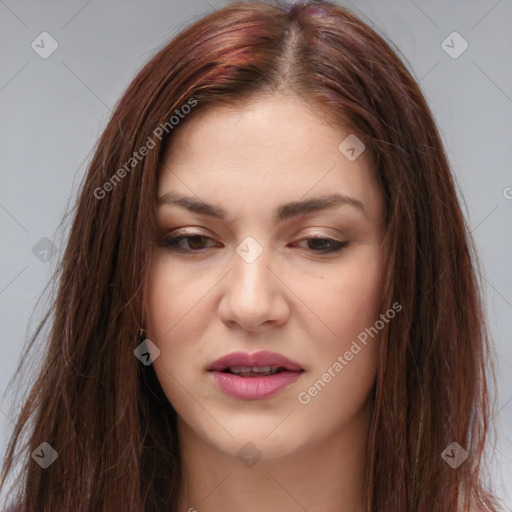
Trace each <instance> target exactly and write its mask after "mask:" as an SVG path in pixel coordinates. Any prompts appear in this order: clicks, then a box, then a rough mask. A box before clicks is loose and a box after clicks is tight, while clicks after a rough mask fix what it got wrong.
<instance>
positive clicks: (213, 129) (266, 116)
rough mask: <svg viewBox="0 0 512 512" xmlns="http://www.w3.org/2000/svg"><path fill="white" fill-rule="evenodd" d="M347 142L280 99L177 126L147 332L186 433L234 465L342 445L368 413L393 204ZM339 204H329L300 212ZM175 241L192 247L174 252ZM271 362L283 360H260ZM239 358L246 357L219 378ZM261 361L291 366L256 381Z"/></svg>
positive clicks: (162, 195)
mask: <svg viewBox="0 0 512 512" xmlns="http://www.w3.org/2000/svg"><path fill="white" fill-rule="evenodd" d="M349 135H350V132H349V131H343V130H341V129H340V128H338V127H336V126H334V125H329V124H328V123H327V122H326V121H325V120H324V119H323V118H322V116H321V114H320V113H319V112H318V110H315V108H314V107H313V106H310V105H307V104H305V103H303V102H301V101H300V100H297V99H292V98H291V97H287V96H282V95H274V96H269V97H265V98H261V99H258V100H253V101H251V102H250V103H248V104H247V105H245V106H244V107H243V108H240V109H237V110H234V109H233V110H227V109H215V108H214V109H210V110H208V111H204V112H202V113H201V114H199V116H198V117H195V118H191V119H190V120H188V121H187V123H186V124H184V125H183V126H182V127H179V130H178V131H176V133H175V135H174V138H173V139H172V143H171V146H170V147H169V151H168V153H167V158H166V161H165V163H164V167H163V169H162V172H161V175H160V181H159V187H158V198H159V206H158V223H159V227H160V229H161V240H160V241H159V244H157V245H155V247H154V250H153V254H152V263H151V277H150V283H149V294H150V305H149V310H148V311H149V313H148V316H147V318H146V330H147V335H148V338H149V339H150V340H151V341H152V342H153V343H155V344H156V345H157V346H158V347H159V349H160V355H159V357H157V358H156V359H155V361H154V368H155V371H156V374H157V376H158V379H159V381H160V383H161V385H162V388H163V390H164V392H165V394H166V396H167V398H168V399H169V401H170V402H171V404H172V405H173V407H174V409H175V410H176V412H177V414H178V425H179V427H178V428H179V429H180V435H187V436H191V437H193V438H195V439H196V441H202V442H204V443H206V444H208V445H209V446H210V447H214V448H216V449H218V450H220V451H222V452H223V453H225V454H228V455H233V456H235V455H236V454H237V452H238V451H239V450H240V448H241V447H242V446H244V445H245V443H247V442H252V443H253V444H254V445H255V446H256V447H257V448H258V450H259V452H261V453H262V455H263V456H264V457H268V458H274V457H279V456H284V455H287V454H291V453H293V452H296V453H298V451H299V450H301V449H304V448H306V447H314V445H315V444H318V443H323V442H326V441H329V439H331V438H332V439H334V437H336V436H343V435H346V433H347V432H349V431H350V429H351V428H354V425H356V423H357V421H358V418H361V416H362V415H363V414H365V412H364V411H367V410H368V402H369V394H370V391H371V387H372V384H373V382H374V378H375V374H376V366H377V354H378V350H379V346H378V342H379V334H380V333H377V334H375V331H376V330H378V329H375V323H376V321H377V320H379V318H380V314H381V311H380V310H379V301H380V296H381V292H382V279H381V278H382V272H383V261H382V258H383V252H382V249H381V243H382V238H383V223H382V222H383V218H384V203H383V197H382V195H381V192H380V189H379V187H378V184H377V182H376V181H375V178H374V176H373V175H372V171H371V163H370V160H369V152H368V151H363V152H362V153H361V154H360V156H358V157H357V154H358V152H359V151H360V149H361V148H360V147H359V146H357V145H354V144H355V143H354V139H353V136H352V137H351V138H349V139H348V140H347V141H345V142H344V140H345V139H346V137H347V136H349ZM342 142H343V144H342V145H341V147H340V144H341V143H342ZM356 142H357V141H356ZM339 147H340V148H339ZM351 148H354V150H353V151H352V150H351ZM355 157H357V158H355ZM334 194H340V197H341V200H339V199H340V198H338V200H339V201H336V200H333V201H332V203H331V204H330V206H328V207H324V208H320V209H317V208H314V207H311V208H309V209H308V208H304V209H303V208H301V204H303V203H304V205H305V206H307V205H308V204H309V205H310V206H315V204H314V203H312V202H311V201H312V200H313V199H318V198H327V197H328V196H332V195H334ZM178 196H186V197H188V198H189V199H188V201H182V206H180V205H178V204H173V199H174V201H175V200H176V198H177V197H178ZM344 196H345V197H346V198H348V199H347V200H343V197H344ZM175 202H176V201H175ZM201 202H203V203H208V205H211V207H206V206H202V207H199V203H201ZM187 204H188V205H189V208H187V207H186V206H185V205H187ZM192 205H196V206H195V207H194V208H192ZM285 205H287V206H285ZM316 206H318V203H317V204H316ZM221 212H222V214H223V217H222V218H221ZM212 213H215V214H216V215H212ZM177 236H180V237H193V238H179V239H177V240H174V243H171V242H172V241H171V242H169V243H168V244H167V245H166V242H165V240H169V239H171V238H176V237H177ZM311 238H320V239H321V240H316V241H315V240H311ZM344 244H347V245H346V246H343V245H344ZM339 247H341V249H340V250H339V251H333V252H330V253H329V252H328V249H332V248H334V249H336V248H339ZM380 324H382V322H380ZM370 328H373V330H370V331H368V329H370ZM365 329H366V331H365ZM369 332H370V333H371V335H369V334H368V333H369ZM363 340H364V341H363ZM261 351H268V352H271V353H273V354H270V355H269V354H268V353H267V354H266V355H265V354H263V355H262V357H260V358H257V357H256V358H254V359H250V356H251V355H253V354H255V353H259V352H261ZM234 352H243V353H245V356H246V359H241V360H239V359H237V358H235V359H232V360H230V361H227V362H226V360H225V361H224V362H222V361H221V362H219V363H218V364H217V365H214V367H215V368H216V369H217V371H212V365H213V364H214V363H215V362H216V361H217V360H219V358H221V357H223V356H226V355H229V354H232V353H234ZM279 355H280V356H284V357H286V358H287V359H288V360H291V361H292V362H294V363H295V364H296V366H295V367H293V366H292V365H286V364H285V363H283V362H282V361H281V360H280V359H279V358H278V356H279ZM247 358H249V359H247ZM237 363H238V364H237ZM252 363H253V364H252ZM244 365H245V368H240V367H244ZM234 366H238V367H239V368H233V367H234ZM253 366H255V367H256V369H254V368H253ZM265 366H271V367H273V368H270V371H274V370H275V369H276V368H275V367H277V366H280V367H282V368H287V370H284V371H282V370H280V371H278V372H277V373H276V374H274V375H267V374H265V373H264V374H263V376H261V374H259V372H264V371H265V370H267V372H268V371H269V368H265ZM228 367H230V368H231V370H227V371H222V369H227V368H228ZM249 368H250V369H251V371H250V373H245V374H241V375H236V373H239V372H240V371H241V370H242V371H249ZM231 371H233V372H234V373H230V372H231ZM255 374H256V375H255ZM358 428H359V427H358Z"/></svg>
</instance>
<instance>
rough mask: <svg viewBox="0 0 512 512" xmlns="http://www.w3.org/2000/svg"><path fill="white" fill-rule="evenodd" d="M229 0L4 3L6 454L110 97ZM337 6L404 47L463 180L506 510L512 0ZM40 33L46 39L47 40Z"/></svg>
mask: <svg viewBox="0 0 512 512" xmlns="http://www.w3.org/2000/svg"><path fill="white" fill-rule="evenodd" d="M225 3H227V2H222V1H213V0H209V1H205V0H194V1H187V2H185V1H182V2H178V1H176V0H174V1H169V0H168V1H163V0H159V1H158V0H152V1H144V2H143V1H142V0H138V1H135V0H130V1H124V2H121V1H120V0H117V1H113V0H109V1H108V2H106V1H103V2H100V1H98V0H89V1H83V0H81V1H78V0H73V1H69V0H68V1H66V2H65V1H64V0H60V1H47V2H44V3H43V2H37V1H35V0H34V1H25V0H0V56H1V66H0V119H1V123H0V141H1V142H0V144H1V150H2V151H1V163H0V169H1V188H0V224H1V229H2V240H3V243H2V248H1V253H0V258H1V259H0V268H1V274H0V308H1V309H0V311H1V322H2V324H1V325H2V337H1V354H2V355H1V361H0V390H2V392H3V395H2V402H1V403H0V406H1V413H0V423H1V425H0V426H1V430H0V442H1V443H2V451H1V452H2V454H3V452H4V450H5V442H6V440H7V434H8V431H9V430H10V429H11V428H12V418H14V416H15V413H14V412H13V410H12V406H13V404H15V403H16V399H15V393H13V392H12V391H9V393H5V392H4V390H5V389H6V386H7V384H8V381H9V379H10V378H11V377H12V376H13V374H14V372H15V368H16V364H17V362H18V359H19V357H20V354H21V351H22V348H23V346H24V343H25V340H26V339H27V336H28V334H31V333H32V331H33V328H34V327H35V326H36V324H37V323H38V321H39V319H40V318H41V314H42V311H43V310H44V306H45V303H44V302H43V304H42V307H38V309H37V310H36V313H35V314H34V315H33V316H32V321H31V323H30V324H29V320H30V319H31V313H32V311H33V309H34V307H35V306H36V302H37V299H38V297H39V296H40V295H41V293H42V292H43V290H44V287H45V284H46V283H47V281H48V279H49V277H50V275H51V272H52V271H53V270H54V269H55V266H56V262H57V261H58V258H59V255H60V252H61V251H62V249H63V244H62V240H63V236H65V233H66V231H65V230H64V231H59V230H58V229H59V225H60V223H61V220H62V217H63V215H64V213H65V211H66V209H67V207H68V202H69V201H70V199H71V198H74V194H75V193H76V191H77V187H78V184H79V182H80V180H81V178H82V176H83V175H84V173H85V170H86V167H87V164H88V162H89V160H90V158H91V156H92V149H93V146H94V143H95V142H96V140H97V138H98V137H99V135H100V133H101V131H102V130H103V128H104V127H105V125H106V121H107V119H108V117H109V115H110V113H111V108H112V106H113V105H114V104H115V103H116V101H117V100H118V99H119V97H120V96H121V94H122V92H123V91H124V89H125V88H126V86H127V85H128V83H129V82H130V81H131V79H132V78H133V77H134V75H135V73H136V71H137V70H138V69H140V67H141V65H142V64H143V63H145V62H146V61H147V60H148V59H149V58H150V57H151V56H152V55H153V54H154V53H155V51H156V49H158V48H160V47H162V46H163V45H164V44H165V43H166V42H167V41H168V40H169V39H170V38H171V37H172V36H173V35H175V34H176V33H177V32H178V31H180V30H181V29H182V28H184V27H185V26H187V25H189V24H190V23H192V22H193V21H195V20H196V19H197V18H198V17H200V16H202V15H204V14H206V13H208V12H211V11H212V10H213V9H214V8H220V7H222V6H223V5H224V4H225ZM340 3H342V4H343V5H347V6H349V7H352V8H353V10H354V11H355V12H356V13H357V14H359V15H361V16H362V17H363V19H365V20H366V21H367V22H369V23H370V24H371V25H372V26H373V27H374V28H376V29H377V30H378V31H380V32H381V33H382V32H383V33H384V34H387V38H388V40H389V39H390V40H392V41H393V42H394V43H395V44H396V45H397V46H398V47H399V48H400V50H401V51H402V52H403V55H404V56H405V58H406V60H407V66H408V67H409V69H410V70H411V72H412V73H413V75H414V76H415V77H416V78H417V80H418V81H419V82H420V85H421V87H422V90H423V92H424V94H425V96H426V98H427V100H428V102H429V104H430V106H431V108H432V110H433V113H434V115H435V117H436V120H437V123H438V126H439V129H440V131H441V134H442V136H443V139H444V141H445V144H446V149H447V152H448V156H449V158H450V161H451V164H452V166H453V169H454V172H455V175H456V179H457V181H458V183H459V185H460V188H461V194H462V197H461V199H462V200H463V208H464V211H465V214H466V217H467V219H468V223H469V225H470V227H471V229H472V233H473V236H474V238H475V241H476V243H477V246H478V250H479V254H480V257H481V262H482V265H483V267H484V271H485V273H484V284H485V300H486V306H487V311H488V319H489V326H490V330H491V334H492V336H493V340H494V343H495V347H496V357H497V360H498V388H499V389H498V392H499V393H498V398H497V403H496V415H495V416H494V418H493V420H492V421H493V425H494V426H496V428H497V429H498V437H497V445H496V452H495V454H494V455H493V456H492V457H491V458H490V466H491V474H490V478H491V480H492V481H493V482H494V486H495V488H496V491H497V492H498V494H499V495H500V496H501V497H502V498H503V500H504V502H505V503H506V505H508V508H507V510H512V508H511V506H512V488H511V485H510V484H511V483H512V427H511V424H512V422H511V420H512V375H511V374H512V372H511V371H510V369H511V366H512V348H511V344H510V332H511V331H512V275H511V272H510V263H509V262H510V261H511V256H512V241H511V236H510V234H511V225H512V222H511V221H512V173H511V168H510V163H511V161H512V158H511V156H512V144H511V142H512V139H511V135H512V115H511V114H512V66H511V62H512V59H511V56H510V55H511V50H512V31H511V29H510V27H511V26H512V2H511V1H510V0H499V1H496V0H471V1H468V0H464V1H463V0H459V1H450V2H446V1H444V0H435V1H427V0H423V1H421V0H415V1H412V0H385V1H383V0H381V1H377V0H374V1H357V2H340ZM453 31H457V32H458V33H460V34H461V36H462V37H463V38H464V40H466V41H467V43H468V45H469V46H468V48H467V50H466V51H465V52H464V53H462V54H461V55H460V56H459V57H458V58H452V57H451V56H450V55H448V53H447V52H446V51H445V49H443V46H442V42H443V41H444V40H445V39H446V38H447V36H449V35H450V34H451V33H452V32H453ZM42 32H48V33H49V34H51V36H52V37H53V38H54V39H55V40H56V41H57V43H58V48H57V50H56V51H55V52H54V53H53V54H52V55H50V56H49V57H48V58H46V59H43V58H41V57H40V55H39V54H38V53H36V51H35V50H34V49H33V48H32V47H31V44H32V42H33V41H35V42H36V43H38V42H39V44H40V46H41V43H40V39H41V37H39V35H40V34H41V33H42ZM44 37H46V38H47V36H44ZM461 43H462V42H461V41H460V40H457V39H454V42H453V43H452V42H451V41H450V38H448V40H447V43H445V45H446V44H449V45H450V46H453V47H454V48H452V50H450V51H452V53H453V52H454V51H457V50H459V49H461V48H462V46H461ZM34 44H35V43H34ZM49 44H50V41H49V39H45V48H46V49H48V48H49V47H50V46H49ZM445 48H446V46H445ZM39 51H42V49H41V50H39ZM509 187H510V188H509ZM45 238H46V239H49V240H52V241H53V243H54V244H55V249H56V252H55V253H53V254H52V252H51V251H50V252H48V250H49V249H50V248H51V246H50V242H49V241H48V240H46V239H45ZM41 239H43V240H42V241H41ZM34 247H35V249H33V248H34ZM45 251H46V252H45ZM48 258H49V260H48V261H46V262H45V259H48ZM27 326H29V327H28V330H27ZM14 391H16V390H14ZM507 483H508V485H507Z"/></svg>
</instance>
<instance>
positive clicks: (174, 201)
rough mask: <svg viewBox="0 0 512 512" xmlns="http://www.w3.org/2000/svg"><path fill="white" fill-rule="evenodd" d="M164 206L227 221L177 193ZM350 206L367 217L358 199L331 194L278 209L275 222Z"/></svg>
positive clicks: (212, 208)
mask: <svg viewBox="0 0 512 512" xmlns="http://www.w3.org/2000/svg"><path fill="white" fill-rule="evenodd" d="M164 204H170V205H176V206H180V207H182V208H185V209H187V210H189V211H191V212H195V213H199V214H202V215H208V216H210V217H214V218H216V219H221V220H225V219H226V217H227V216H228V212H227V211H226V210H225V209H224V208H222V207H221V206H218V205H214V204H209V203H206V202H204V201H202V200H200V199H198V198H195V197H190V196H184V195H181V194H178V193H177V192H168V193H167V194H164V195H163V196H162V197H159V198H158V200H157V206H158V207H160V206H162V205H164ZM345 205H350V206H353V207H354V208H356V209H357V210H359V211H360V212H361V213H362V214H363V215H364V216H365V217H366V216H367V212H366V210H365V207H364V204H363V203H362V202H361V201H359V200H358V199H356V198H355V197H350V196H347V195H344V194H329V195H321V196H315V197H312V198H310V199H306V200H303V201H291V202H289V203H285V204H282V205H280V206H279V207H277V208H276V210H275V212H274V221H275V222H282V221H284V220H287V219H291V218H294V217H298V216H299V215H303V214H307V213H311V212H316V211H320V210H325V209H327V208H333V207H335V206H345Z"/></svg>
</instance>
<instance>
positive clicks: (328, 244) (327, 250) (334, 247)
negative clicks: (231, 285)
mask: <svg viewBox="0 0 512 512" xmlns="http://www.w3.org/2000/svg"><path fill="white" fill-rule="evenodd" d="M208 241H213V239H212V238H210V237H208V236H204V235H180V236H174V237H168V238H164V239H163V242H162V245H163V246H164V247H165V248H167V249H169V250H171V251H174V252H179V253H183V254H193V253H199V252H203V251H204V250H206V249H209V248H211V247H205V244H206V243H207V242H208ZM300 242H308V247H307V249H309V250H310V251H311V252H313V253H319V254H331V253H336V252H340V251H341V250H342V249H344V248H345V247H347V246H348V245H349V242H341V241H339V240H334V239H333V238H321V237H310V238H303V239H302V240H300ZM295 245H297V244H295Z"/></svg>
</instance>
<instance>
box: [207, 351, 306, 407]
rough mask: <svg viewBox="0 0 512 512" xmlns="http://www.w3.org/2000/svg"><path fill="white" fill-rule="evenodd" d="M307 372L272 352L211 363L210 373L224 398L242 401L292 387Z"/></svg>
mask: <svg viewBox="0 0 512 512" xmlns="http://www.w3.org/2000/svg"><path fill="white" fill-rule="evenodd" d="M304 371H305V370H304V369H303V368H302V367H301V366H300V365H299V364H298V363H296V362H294V361H292V360H290V359H288V358H286V357H285V356H282V355H280V354H275V353H273V352H267V351H262V352H257V353H255V354H252V355H251V354H247V353H245V352H234V353H232V354H228V355H227V356H224V357H221V358H220V359H218V360H217V361H215V362H214V363H212V364H211V365H210V366H209V368H208V372H209V373H210V375H211V376H212V378H213V380H214V382H215V384H216V385H217V386H218V387H219V388H220V390H221V391H223V392H224V393H225V394H227V395H230V396H232V397H234V398H237V399H240V400H261V399H264V398H268V397H270V396H273V395H275V394H276V393H278V392H279V391H281V390H283V389H286V388H287V387H289V386H290V385H292V384H293V383H294V382H295V381H296V380H297V379H298V378H299V377H300V375H301V374H302V373H303V372H304Z"/></svg>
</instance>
